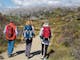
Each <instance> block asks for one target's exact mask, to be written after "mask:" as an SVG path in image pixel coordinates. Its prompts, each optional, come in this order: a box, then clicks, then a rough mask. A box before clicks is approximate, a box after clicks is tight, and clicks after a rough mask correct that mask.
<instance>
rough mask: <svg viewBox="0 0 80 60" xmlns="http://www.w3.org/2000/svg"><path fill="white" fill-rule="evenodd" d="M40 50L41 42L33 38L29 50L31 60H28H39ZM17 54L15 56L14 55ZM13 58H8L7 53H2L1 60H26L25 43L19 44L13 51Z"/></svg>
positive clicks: (37, 38)
mask: <svg viewBox="0 0 80 60" xmlns="http://www.w3.org/2000/svg"><path fill="white" fill-rule="evenodd" d="M40 50H41V42H40V39H39V37H38V36H37V37H35V38H34V39H33V43H32V48H31V53H32V55H33V57H32V58H30V59H29V60H41V55H40ZM16 52H17V54H16ZM13 53H14V54H15V56H13V57H11V58H8V56H7V52H5V53H3V54H2V56H3V58H4V59H3V60H28V59H27V57H26V56H25V43H23V44H19V45H18V46H17V47H16V48H15V49H14V52H13Z"/></svg>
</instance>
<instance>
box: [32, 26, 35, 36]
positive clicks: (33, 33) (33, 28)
mask: <svg viewBox="0 0 80 60" xmlns="http://www.w3.org/2000/svg"><path fill="white" fill-rule="evenodd" d="M32 32H33V36H35V30H34V26H32Z"/></svg>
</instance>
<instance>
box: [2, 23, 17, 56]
mask: <svg viewBox="0 0 80 60" xmlns="http://www.w3.org/2000/svg"><path fill="white" fill-rule="evenodd" d="M3 32H4V34H5V36H6V40H8V57H12V52H13V50H14V43H15V39H16V36H17V34H18V32H17V27H16V25H15V24H14V23H13V21H11V22H10V23H9V24H7V25H6V26H5V28H4V31H3Z"/></svg>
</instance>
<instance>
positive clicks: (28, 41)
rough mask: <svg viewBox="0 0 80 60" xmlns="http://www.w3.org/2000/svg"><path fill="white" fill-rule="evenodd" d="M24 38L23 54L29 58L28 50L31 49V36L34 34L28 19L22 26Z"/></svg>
mask: <svg viewBox="0 0 80 60" xmlns="http://www.w3.org/2000/svg"><path fill="white" fill-rule="evenodd" d="M23 35H24V40H25V41H26V50H25V54H26V56H27V57H28V59H29V58H31V56H30V50H31V45H32V40H33V37H34V36H35V34H34V27H33V26H32V21H31V20H28V21H27V22H26V25H25V26H24V33H23Z"/></svg>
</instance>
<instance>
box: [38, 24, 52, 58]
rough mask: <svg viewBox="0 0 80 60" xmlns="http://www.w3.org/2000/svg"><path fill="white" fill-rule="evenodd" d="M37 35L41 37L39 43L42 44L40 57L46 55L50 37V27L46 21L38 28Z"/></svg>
mask: <svg viewBox="0 0 80 60" xmlns="http://www.w3.org/2000/svg"><path fill="white" fill-rule="evenodd" d="M39 36H40V38H41V44H42V53H41V54H42V57H41V58H45V57H46V55H47V49H48V46H49V41H50V38H51V29H50V26H49V24H48V23H44V24H43V26H42V28H41V30H40V33H39Z"/></svg>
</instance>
